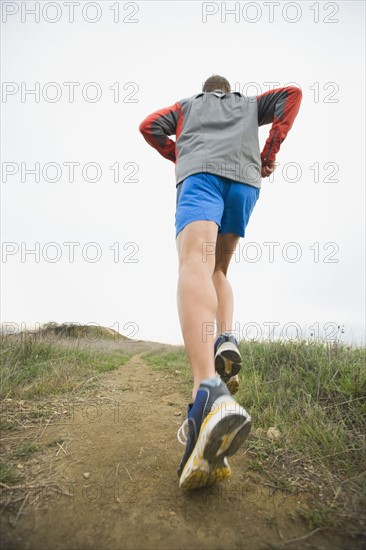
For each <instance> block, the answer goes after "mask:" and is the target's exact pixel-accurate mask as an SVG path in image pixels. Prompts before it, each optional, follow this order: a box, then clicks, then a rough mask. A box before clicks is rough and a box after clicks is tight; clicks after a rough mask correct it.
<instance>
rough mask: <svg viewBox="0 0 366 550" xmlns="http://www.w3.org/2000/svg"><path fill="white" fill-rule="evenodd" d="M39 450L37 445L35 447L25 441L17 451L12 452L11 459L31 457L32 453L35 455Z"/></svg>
mask: <svg viewBox="0 0 366 550" xmlns="http://www.w3.org/2000/svg"><path fill="white" fill-rule="evenodd" d="M39 450H40V447H39V445H35V444H34V443H32V442H30V441H26V442H24V443H23V445H22V446H21V447H18V448H17V449H15V451H14V452H13V457H14V458H21V457H27V456H30V455H32V454H33V453H36V452H37V451H39Z"/></svg>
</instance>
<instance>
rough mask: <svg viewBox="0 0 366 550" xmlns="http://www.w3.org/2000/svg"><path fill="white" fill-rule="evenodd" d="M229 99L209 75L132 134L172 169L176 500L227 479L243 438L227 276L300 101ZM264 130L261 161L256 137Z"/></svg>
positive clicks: (277, 96)
mask: <svg viewBox="0 0 366 550" xmlns="http://www.w3.org/2000/svg"><path fill="white" fill-rule="evenodd" d="M230 89H231V86H230V84H229V82H228V81H227V80H226V78H224V77H222V76H219V75H213V76H211V77H210V78H208V79H207V80H206V82H205V83H204V85H203V89H202V92H201V93H199V94H195V95H193V96H191V97H189V98H185V99H182V100H180V101H177V102H176V103H174V105H172V106H170V107H166V108H163V109H160V110H158V111H155V112H154V113H152V114H151V115H149V116H148V117H147V118H145V120H143V122H142V123H141V124H140V127H139V130H140V132H141V133H142V135H143V137H144V138H145V140H146V141H147V142H148V143H149V144H150V145H151V146H152V147H154V148H155V149H156V150H157V151H158V152H159V153H160V154H161V155H162V156H163V157H165V158H166V159H168V160H171V161H172V162H174V163H175V177H176V187H177V204H176V215H175V225H176V245H177V251H178V257H179V279H178V291H177V302H178V313H179V319H180V325H181V329H182V334H183V339H184V344H185V349H186V352H187V356H188V359H189V362H190V365H191V369H192V374H193V391H192V403H190V404H189V405H188V417H187V419H186V420H185V422H184V423H183V425H182V426H181V428H180V430H179V431H178V439H179V441H180V442H181V443H183V444H184V445H186V450H185V453H184V456H183V459H182V461H181V464H180V467H179V469H178V475H179V486H180V487H181V488H182V490H184V491H187V490H190V489H195V488H199V487H202V486H204V485H208V484H211V483H215V482H216V481H220V480H222V479H226V478H228V477H229V476H230V475H231V470H230V466H229V464H228V461H227V457H228V456H231V455H232V454H234V453H235V452H236V451H237V450H238V448H239V447H240V445H241V444H242V442H243V441H244V440H245V439H246V437H247V436H248V434H249V431H250V427H251V418H250V415H249V414H248V412H247V411H246V410H245V409H244V408H243V407H241V406H240V405H239V404H238V403H237V402H236V401H235V399H234V398H233V397H232V395H231V393H230V391H229V389H228V386H229V387H231V391H232V393H234V391H235V389H237V386H236V385H235V381H236V380H235V377H234V376H235V375H237V373H238V372H239V370H240V367H241V356H240V351H239V349H238V343H237V341H236V339H235V337H234V333H233V310H234V305H233V293H232V289H231V286H230V283H229V282H228V280H227V271H228V267H229V263H230V260H231V258H232V255H233V254H234V252H235V248H236V245H237V243H238V241H239V239H240V237H244V235H245V228H246V226H247V224H248V221H249V218H250V216H251V213H252V211H253V208H254V206H255V204H256V202H257V200H258V197H259V193H260V188H261V178H262V177H268V176H269V175H270V174H271V173H272V172H273V171H274V169H275V160H276V154H277V153H278V151H279V149H280V145H281V143H282V142H283V140H284V139H285V137H286V135H287V133H288V131H289V130H290V129H291V127H292V124H293V122H294V120H295V117H296V115H297V113H298V110H299V107H300V103H301V98H302V93H301V90H300V89H299V88H297V87H292V86H289V87H286V88H277V89H275V90H271V91H269V92H266V93H264V94H261V95H259V96H253V97H246V96H243V95H242V94H240V93H239V92H231V91H230ZM269 123H272V127H271V129H270V133H269V137H268V139H267V141H266V143H265V146H264V149H263V151H262V153H260V148H259V140H258V127H259V126H261V125H263V124H269ZM171 135H175V136H176V140H175V142H174V141H173V140H172V139H170V138H169V136H171ZM213 327H217V334H216V335H215V334H214V332H215V331H214V330H213ZM225 382H227V385H226V384H225ZM233 382H234V383H233ZM186 426H188V435H186V434H185V428H186Z"/></svg>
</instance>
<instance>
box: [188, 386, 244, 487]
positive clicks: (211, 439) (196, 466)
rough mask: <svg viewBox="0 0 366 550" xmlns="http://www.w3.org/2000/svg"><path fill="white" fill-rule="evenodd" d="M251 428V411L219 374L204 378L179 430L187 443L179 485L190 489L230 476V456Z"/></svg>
mask: <svg viewBox="0 0 366 550" xmlns="http://www.w3.org/2000/svg"><path fill="white" fill-rule="evenodd" d="M186 426H188V435H186V434H185V428H186ZM250 428H251V418H250V415H249V414H248V412H247V411H246V410H245V409H244V408H243V407H241V406H240V405H239V403H237V402H236V401H235V399H234V398H233V397H232V396H231V395H230V392H229V390H228V389H227V387H226V385H225V384H224V382H223V381H222V380H221V379H220V377H218V376H217V378H215V379H213V380H212V381H211V380H210V381H203V382H201V384H200V386H199V388H198V392H197V396H196V400H195V402H194V404H190V405H188V418H187V419H186V420H185V421H184V423H183V424H182V426H181V427H180V429H179V430H178V440H179V442H180V443H182V444H183V445H186V450H185V453H184V456H183V459H182V462H181V464H180V466H179V469H178V476H179V487H180V488H181V489H182V490H183V491H190V490H192V489H198V488H200V487H204V486H205V485H211V484H212V483H216V482H218V481H221V480H223V479H227V478H229V477H230V476H231V468H230V466H229V463H228V461H227V457H228V456H231V455H233V454H234V453H235V452H236V451H237V450H238V449H239V447H240V446H241V444H242V443H243V442H244V440H245V439H246V438H247V436H248V434H249V432H250Z"/></svg>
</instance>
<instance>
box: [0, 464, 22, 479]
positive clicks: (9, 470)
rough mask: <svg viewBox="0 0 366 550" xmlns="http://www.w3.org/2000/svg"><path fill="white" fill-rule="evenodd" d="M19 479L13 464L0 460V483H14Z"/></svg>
mask: <svg viewBox="0 0 366 550" xmlns="http://www.w3.org/2000/svg"><path fill="white" fill-rule="evenodd" d="M18 481H19V476H18V474H17V472H16V470H15V468H14V466H12V465H11V464H9V463H8V462H0V483H4V484H5V485H14V484H15V483H17V482H18Z"/></svg>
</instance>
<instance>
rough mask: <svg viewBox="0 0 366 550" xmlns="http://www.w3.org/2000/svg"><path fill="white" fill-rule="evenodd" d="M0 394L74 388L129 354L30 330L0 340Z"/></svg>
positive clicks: (30, 395) (39, 393)
mask: <svg viewBox="0 0 366 550" xmlns="http://www.w3.org/2000/svg"><path fill="white" fill-rule="evenodd" d="M0 358H1V362H2V372H1V385H0V397H2V398H4V397H11V398H21V399H23V398H25V399H33V398H44V397H47V396H55V395H60V394H64V393H67V392H70V391H73V390H75V389H76V388H77V387H79V386H80V385H82V384H83V383H84V382H86V381H87V380H88V379H90V378H93V377H96V376H98V375H99V374H102V373H104V372H108V371H110V370H113V369H115V368H117V367H118V366H120V365H124V364H125V363H126V362H127V360H128V358H129V356H127V355H124V354H122V353H119V352H113V353H112V352H109V353H107V352H98V351H95V350H92V349H82V348H79V347H77V346H75V347H72V346H70V345H68V346H67V347H66V346H59V345H57V344H54V343H52V342H49V341H47V340H44V339H41V338H39V337H35V336H34V335H31V334H28V335H27V334H23V335H22V336H21V337H11V336H9V337H6V338H3V339H2V340H1V341H0Z"/></svg>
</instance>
